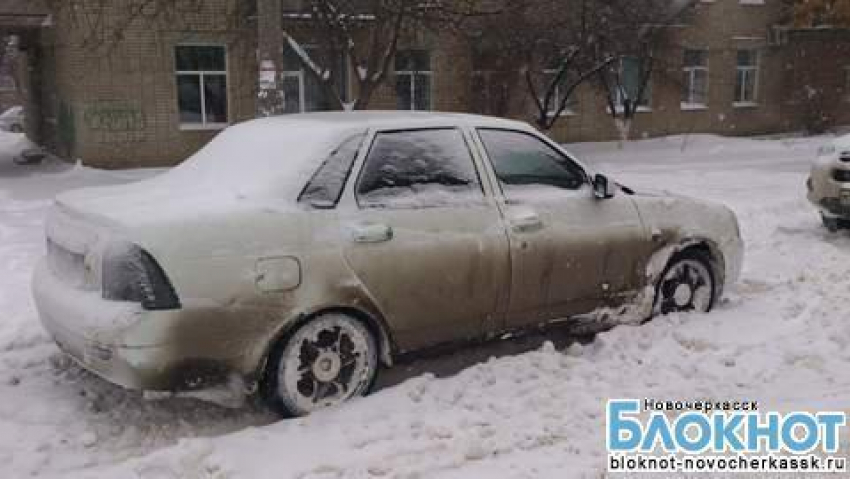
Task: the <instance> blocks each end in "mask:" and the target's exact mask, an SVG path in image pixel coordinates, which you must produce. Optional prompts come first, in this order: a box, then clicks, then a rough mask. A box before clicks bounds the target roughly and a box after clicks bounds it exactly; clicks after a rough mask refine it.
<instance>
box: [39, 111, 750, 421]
mask: <svg viewBox="0 0 850 479" xmlns="http://www.w3.org/2000/svg"><path fill="white" fill-rule="evenodd" d="M47 245H48V254H47V258H46V261H45V262H44V263H43V264H42V265H41V266H40V267H39V268H38V271H37V273H36V275H35V278H34V283H33V287H34V293H35V300H36V305H37V307H38V310H39V312H40V315H41V319H42V322H43V323H44V326H45V327H46V328H47V330H48V331H50V333H51V334H52V335H53V337H54V338H55V339H56V342H57V343H58V344H59V346H60V347H61V348H62V349H63V350H64V351H66V352H67V353H68V354H69V355H70V356H71V357H72V358H74V359H75V360H76V361H77V362H79V363H80V364H82V365H83V366H84V367H86V368H88V369H90V370H92V371H94V372H95V373H97V374H99V375H101V376H103V377H104V378H106V379H108V380H110V381H112V382H115V383H117V384H120V385H123V386H126V387H130V388H137V389H146V390H160V391H175V390H187V389H199V388H204V387H207V386H213V385H216V384H221V383H225V382H226V383H229V384H234V383H238V382H241V383H243V384H244V386H245V391H257V390H259V392H260V393H261V394H262V395H263V396H264V397H265V398H266V399H267V400H268V401H269V403H270V404H271V405H272V406H273V407H275V408H276V409H277V410H279V411H280V412H282V413H283V414H287V415H300V414H307V413H309V412H311V411H313V410H315V409H317V408H320V407H326V406H330V405H334V404H338V403H340V402H342V401H345V400H347V399H349V398H351V397H354V396H359V395H362V394H365V393H366V392H367V391H368V390H369V388H370V386H371V384H372V382H373V381H374V379H375V375H376V374H377V371H378V367H379V364H380V363H383V364H385V365H390V364H392V363H393V360H394V359H395V358H397V357H399V356H400V355H404V354H409V353H415V352H419V351H422V350H424V349H427V348H431V347H435V346H438V345H444V344H457V343H466V342H470V341H476V340H481V339H484V338H490V337H496V336H499V335H501V334H503V333H505V332H507V331H512V330H521V329H525V328H535V327H538V326H539V325H541V324H546V323H550V322H558V321H563V320H564V319H567V318H572V319H574V320H576V321H579V320H582V321H598V322H600V323H602V324H606V325H613V324H618V323H622V322H632V323H639V322H642V321H644V320H646V319H648V318H650V317H651V316H652V315H653V314H665V313H670V312H679V311H685V312H687V311H695V312H707V311H708V310H710V309H711V307H712V306H713V305H714V304H715V302H716V300H717V298H719V297H720V295H721V294H722V291H723V289H724V287H726V286H727V285H729V284H730V283H732V282H734V281H735V280H736V279H737V278H738V274H739V271H740V269H741V261H742V254H743V245H742V242H741V238H740V235H739V231H738V223H737V221H736V219H735V215H734V214H733V213H732V212H731V211H730V210H729V209H728V208H726V207H723V206H721V205H716V204H710V203H706V202H703V201H697V200H692V199H687V198H683V197H678V196H671V195H664V194H640V193H635V192H633V191H631V190H629V189H627V188H622V187H619V186H617V185H616V184H615V183H614V182H613V181H610V180H609V179H608V178H606V177H605V176H604V175H600V174H594V173H592V172H591V170H590V169H589V168H587V167H585V166H584V165H582V164H581V163H579V162H578V161H577V160H576V159H575V158H573V157H572V156H571V155H570V154H569V153H567V152H566V151H564V150H563V149H562V148H560V147H559V146H558V145H556V144H554V143H552V142H551V141H550V140H548V139H547V138H546V137H545V136H542V135H541V134H539V133H538V132H537V131H535V130H534V129H533V128H531V127H530V126H528V125H527V124H524V123H519V122H515V121H509V120H502V119H496V118H488V117H482V116H472V115H456V114H436V113H401V112H386V113H381V112H357V113H322V114H305V115H293V116H288V117H283V118H274V119H264V120H256V121H251V122H248V123H244V124H241V125H238V126H235V127H232V128H229V129H227V130H226V131H225V132H223V133H222V134H220V135H219V136H218V137H217V138H216V139H215V140H213V141H212V143H210V144H209V145H208V146H206V147H205V148H204V149H203V150H201V151H200V152H199V153H197V154H196V155H195V156H194V157H192V158H191V159H189V160H188V161H186V162H185V163H184V164H182V165H180V166H178V167H176V168H174V169H173V170H171V171H169V172H168V173H166V174H163V175H162V176H159V177H156V178H153V179H151V180H148V181H143V182H140V183H137V184H133V185H129V186H120V187H106V188H93V189H87V190H79V191H74V192H70V193H66V194H63V195H61V196H59V197H58V198H57V201H56V206H55V208H53V211H52V213H51V214H50V216H49V219H48V221H47Z"/></svg>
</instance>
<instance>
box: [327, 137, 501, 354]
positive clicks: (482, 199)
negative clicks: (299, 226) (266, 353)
mask: <svg viewBox="0 0 850 479" xmlns="http://www.w3.org/2000/svg"><path fill="white" fill-rule="evenodd" d="M476 161H477V160H476V159H475V158H473V156H472V154H471V151H470V148H469V147H468V137H467V136H466V135H465V133H464V132H463V131H462V130H460V129H457V128H431V129H416V130H395V131H379V132H377V133H375V135H374V139H373V140H372V143H371V148H370V149H369V150H368V152H367V153H366V155H365V158H364V159H363V160H362V162H361V165H360V168H359V172H358V174H357V178H356V181H355V182H354V185H353V188H352V191H351V201H352V204H353V207H352V208H350V209H348V210H346V211H344V212H343V215H344V216H343V219H342V225H343V229H344V230H345V231H344V236H347V241H346V243H345V245H344V253H345V257H346V259H347V261H348V264H349V266H350V267H351V269H352V270H353V271H354V273H355V274H356V276H357V277H358V278H359V279H360V281H361V282H362V284H363V286H364V287H365V288H366V289H367V290H368V292H369V293H370V294H371V296H372V298H373V299H374V301H375V303H376V304H377V305H378V307H379V308H380V310H381V311H382V313H383V314H384V316H385V319H386V321H387V323H388V324H389V325H390V328H391V329H392V332H393V335H394V338H395V340H396V343H397V345H398V346H399V347H400V348H401V349H402V350H414V349H419V348H423V347H426V346H430V345H435V344H438V343H444V342H450V341H457V340H464V339H471V338H474V337H477V336H479V335H481V334H482V331H483V328H484V327H485V324H486V323H487V321H488V320H489V321H491V322H492V321H493V318H494V316H493V315H494V314H495V313H496V312H497V311H499V310H500V309H504V306H503V305H501V304H500V301H503V302H504V301H505V299H506V297H507V288H508V284H509V280H508V274H509V260H508V240H507V237H506V234H505V231H504V229H503V227H502V222H501V216H500V213H499V210H498V207H497V206H496V204H495V201H494V199H493V197H492V195H489V194H486V193H485V189H484V186H483V182H482V181H481V177H480V175H479V171H478V165H477V164H476Z"/></svg>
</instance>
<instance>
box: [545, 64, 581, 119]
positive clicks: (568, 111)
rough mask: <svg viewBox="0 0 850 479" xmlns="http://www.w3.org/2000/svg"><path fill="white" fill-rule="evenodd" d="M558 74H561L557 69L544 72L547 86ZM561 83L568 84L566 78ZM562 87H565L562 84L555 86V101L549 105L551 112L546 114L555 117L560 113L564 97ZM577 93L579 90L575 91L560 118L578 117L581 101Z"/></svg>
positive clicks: (548, 69)
mask: <svg viewBox="0 0 850 479" xmlns="http://www.w3.org/2000/svg"><path fill="white" fill-rule="evenodd" d="M558 72H559V70H558V69H557V68H547V69H545V70H543V78H544V79H545V80H546V82H547V85H548V84H549V82H550V81H552V80H554V79H555V77H557V75H558ZM561 81H562V82H566V78H564V79H562V80H561ZM562 87H563V85H562V84H560V83H559V84H557V85H555V92H554V95H553V97H554V98H553V101H552V103H551V104H549V105H547V106H548V107H550V108H551V109H550V110H549V111H547V112H546V114H547V115H554V114H556V113H558V109H559V108H560V105H561V100H562V97H561V95H562V91H561V90H562ZM576 93H578V88H576V89H575V90H573V96H572V97H571V98H569V99H568V101H567V106H566V108H564V111H562V112H561V114H560V116H576V115H577V114H578V112H577V110H578V108H579V99H578V97H577V96H575V95H576ZM570 103H572V105H570ZM573 107H575V108H573Z"/></svg>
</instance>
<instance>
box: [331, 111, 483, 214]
mask: <svg viewBox="0 0 850 479" xmlns="http://www.w3.org/2000/svg"><path fill="white" fill-rule="evenodd" d="M434 130H450V131H456V132H458V133H459V134H460V137H461V139H462V140H463V144H464V146H466V151H467V152H468V153H469V161H470V164H471V165H472V171H473V172H474V173H475V177H476V178H477V179H478V189H479V190H480V192H481V197H480V201H481V204H484V203H485V202H486V201H487V198H488V196H489V192H488V190H487V186H486V185H485V184H484V181H485V180H484V174H483V172H482V171H481V166H480V165H479V163H478V158H477V155H476V153H477V151H476V148H475V144H474V142H473V141H470V138H469V136H468V134H467V131H466V128H464V127H462V126H460V125H435V126H421V127H407V128H405V127H401V128H388V129H380V130H373V131H372V132H371V133H369V134H368V135H367V137H366V139H365V140H364V141H363V144H362V145H361V146H360V152H359V154H358V160H357V161H356V162H355V163H356V164H357V167H356V170H357V175H355V177H354V181H351V180H350V178H349V181H348V183H349V186H350V188H351V198H352V199H353V201H354V205H355V207H356V209H357V210H359V211H373V210H379V211H380V210H385V211H392V210H415V209H433V208H449V207H450V208H456V207H458V206H469V205H472V203H466V204H456V203H451V204H437V205H429V204H420V205H417V206H416V207H415V208H414V207H410V206H394V205H387V206H384V207H377V206H369V205H367V204H363V203H362V202H361V201H360V194H359V193H358V188H359V185H360V182H361V181H362V179H363V173H364V172H365V171H366V168H367V165H368V163H369V156H370V155H371V154H372V150H374V148H375V145H376V144H377V142H378V138H379V137H380V136H381V135H382V134H392V133H405V132H417V131H434ZM367 143H368V145H367ZM352 171H353V170H352ZM349 186H347V187H346V189H347V188H348V187H349ZM476 206H477V204H476Z"/></svg>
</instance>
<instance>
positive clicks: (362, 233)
mask: <svg viewBox="0 0 850 479" xmlns="http://www.w3.org/2000/svg"><path fill="white" fill-rule="evenodd" d="M391 239H393V229H392V228H390V227H389V226H387V225H382V224H367V225H358V226H355V227H354V228H353V231H352V240H353V241H354V242H355V243H384V242H386V241H389V240H391Z"/></svg>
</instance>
